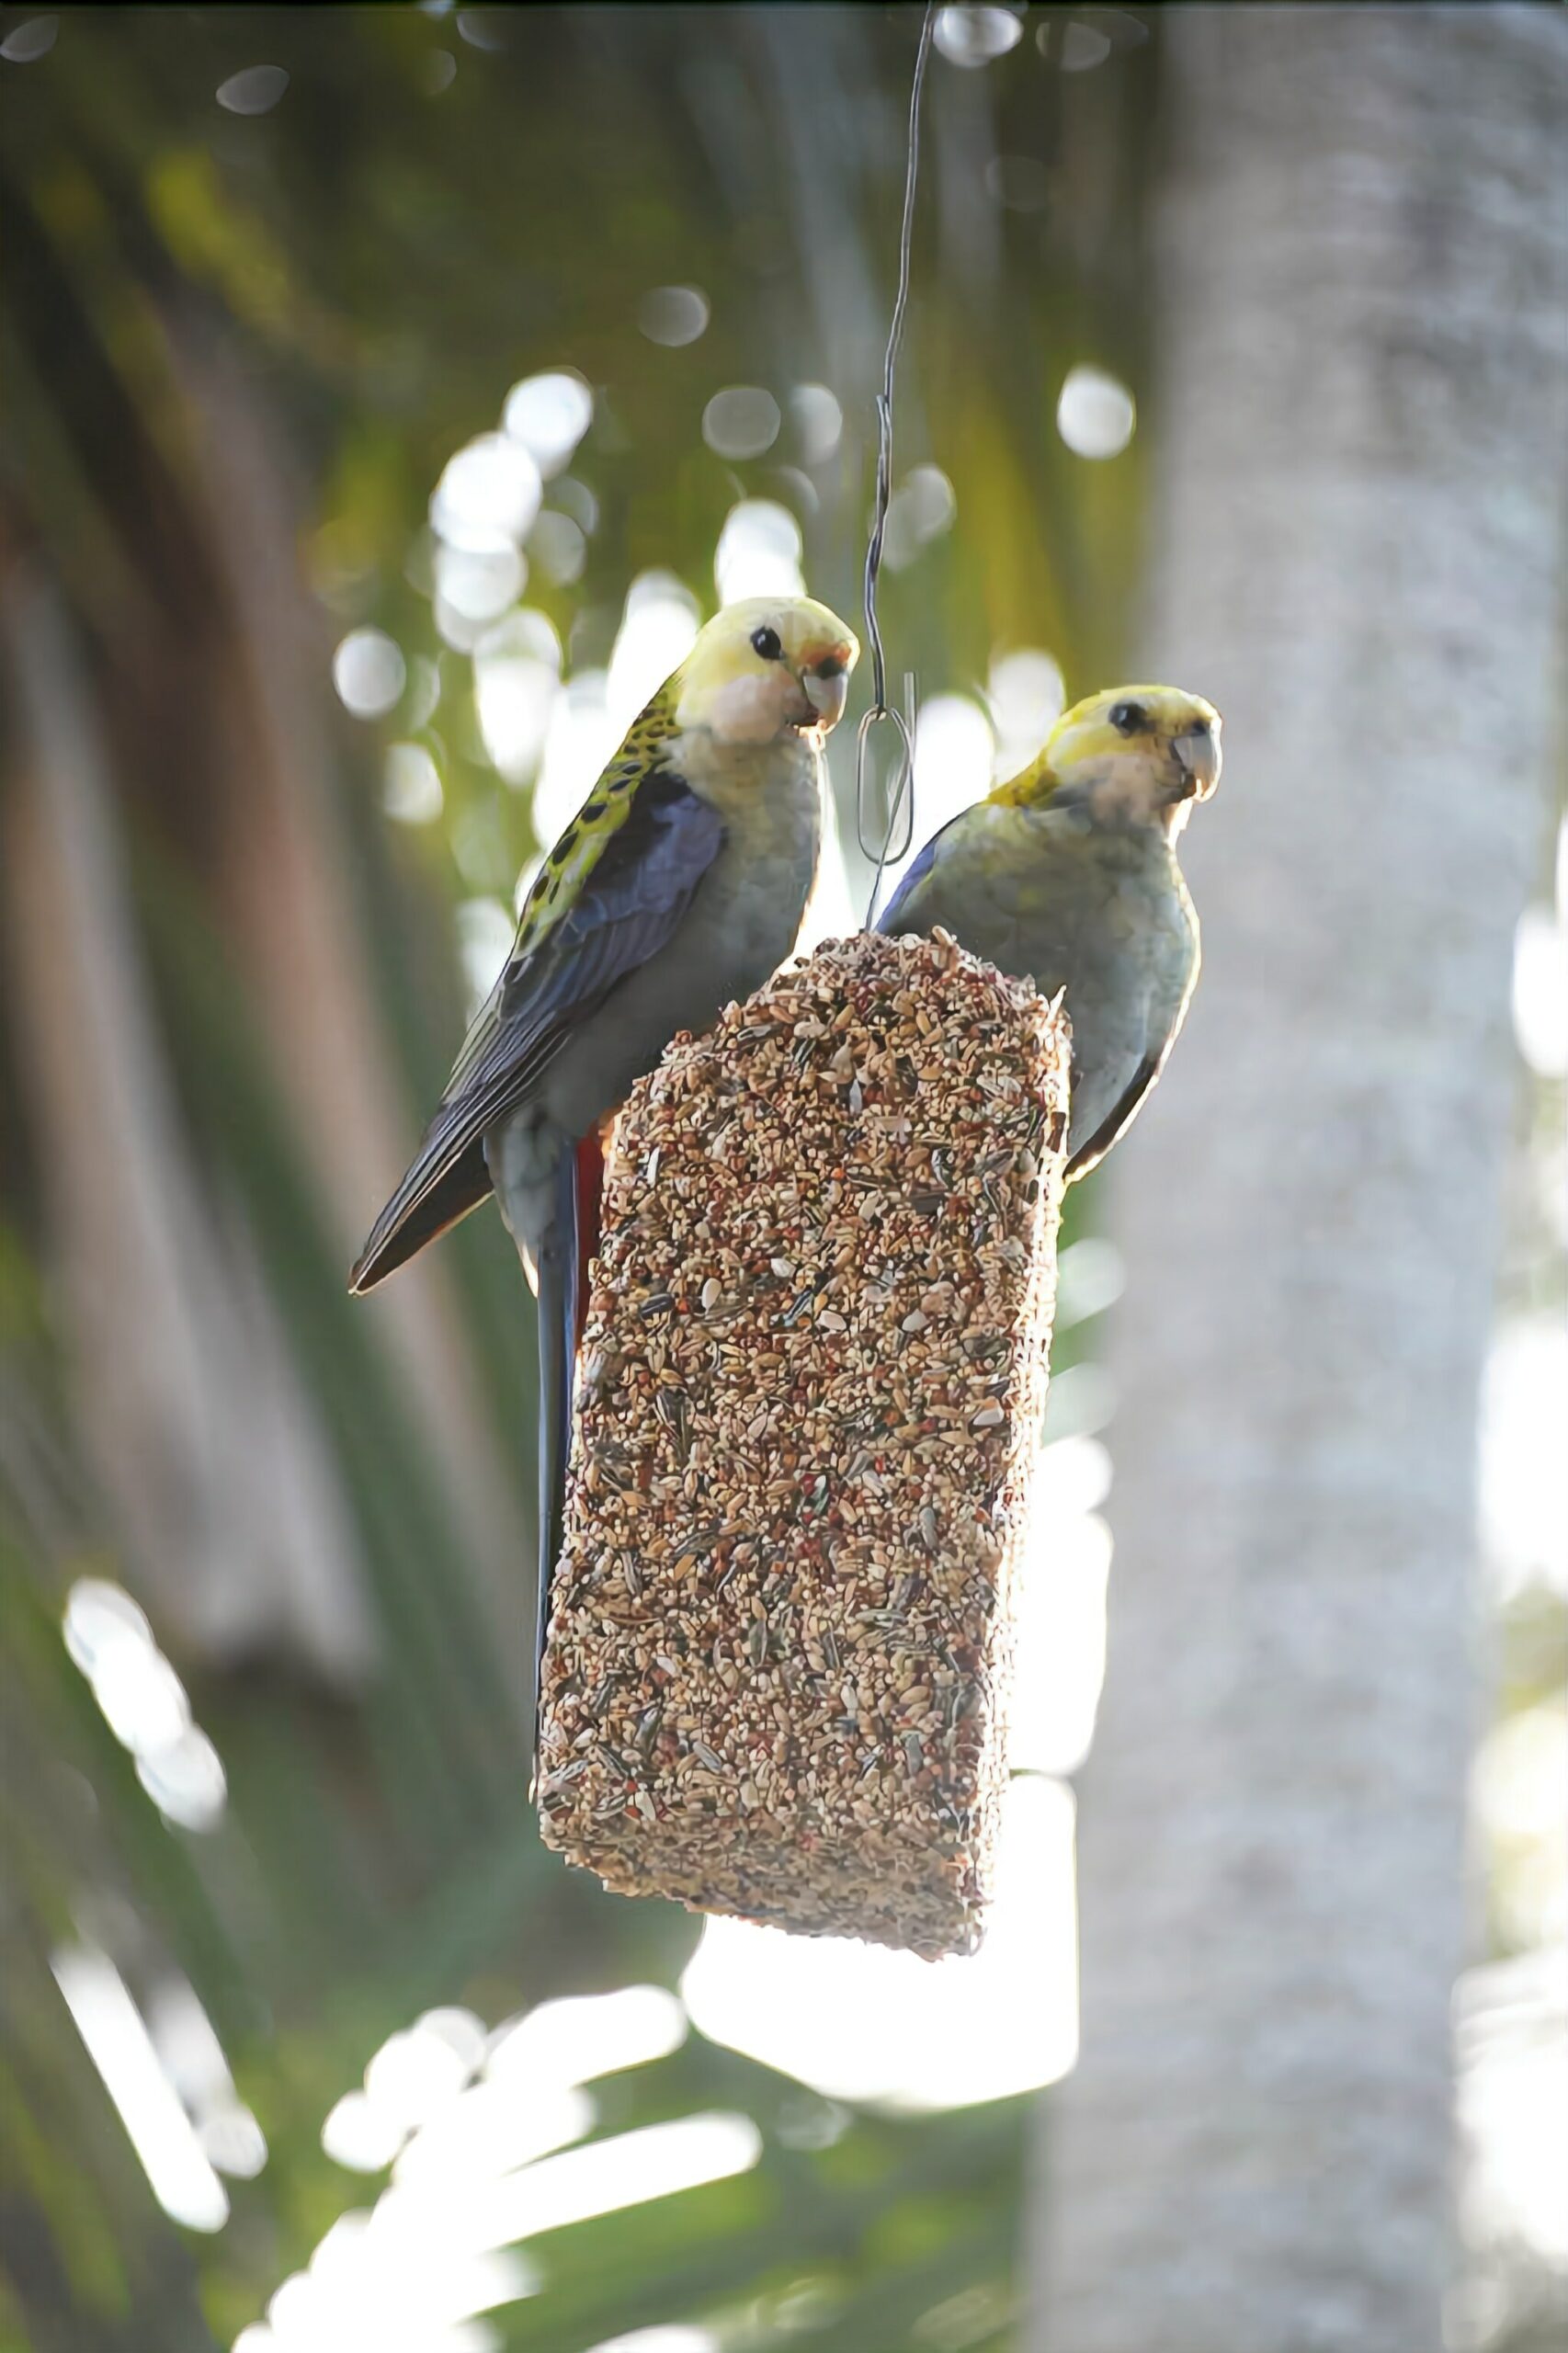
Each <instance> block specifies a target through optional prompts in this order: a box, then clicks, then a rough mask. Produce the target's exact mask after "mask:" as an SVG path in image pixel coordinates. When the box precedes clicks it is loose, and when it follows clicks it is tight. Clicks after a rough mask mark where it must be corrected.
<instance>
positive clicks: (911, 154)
mask: <svg viewBox="0 0 1568 2353" xmlns="http://www.w3.org/2000/svg"><path fill="white" fill-rule="evenodd" d="M936 21H937V0H927V6H926V16H925V20H924V22H923V23H922V25H921V28H920V46H919V48H918V49H917V50H916V51H915V74H914V77H913V79H912V81H911V83H910V87H909V146H908V153H907V159H906V162H905V165H904V176H903V223H902V226H901V228H900V231H899V241H898V292H897V295H896V297H895V298H894V301H893V306H892V322H891V324H890V325H889V328H888V347H887V354H886V357H885V358H884V360H883V362H882V388H881V392H879V393H878V395H877V476H876V496H875V502H874V505H873V508H872V516H871V535H870V538H869V541H868V542H867V547H866V583H865V607H866V635H867V638H868V640H869V643H870V648H871V707H870V709H869V710H868V711H867V712H866V714H865V716H864V718H863V719H862V720H861V722H860V725H859V728H858V731H857V733H856V737H855V833H856V838H857V840H858V842H859V845H860V850H861V854H862V856H863V857H865V858H873V859H874V860H875V862H876V872H875V873H874V874H873V876H872V878H871V895H870V899H869V902H868V904H867V908H866V922H867V926H868V927H869V926H870V924H871V922H872V921H873V919H874V917H875V915H876V912H877V894H878V892H880V891H881V887H882V874H883V871H884V870H885V869H886V867H887V866H888V864H889V863H890V861H891V862H892V863H893V864H896V863H897V861H898V860H899V859H900V858H903V856H904V855H905V854H906V852H907V851H908V848H909V846H910V844H911V842H912V841H913V840H914V838H915V674H914V672H913V671H906V672H905V673H904V680H903V710H902V711H900V710H894V709H893V708H892V706H891V705H890V704H889V702H888V699H887V693H888V679H887V656H886V654H885V653H884V651H883V647H882V631H881V622H880V621H879V620H878V618H877V583H878V580H879V578H880V576H881V568H882V540H883V535H884V533H885V531H886V528H887V519H888V500H889V497H890V495H891V494H892V394H893V374H894V371H895V369H896V368H897V366H898V352H899V346H900V344H901V343H902V341H903V317H904V313H905V312H906V310H907V309H908V307H909V267H910V252H911V248H912V246H913V244H914V237H915V188H916V186H917V184H918V181H919V176H920V98H921V94H922V92H923V90H924V89H925V86H926V64H927V63H928V61H929V59H930V55H931V35H932V32H933V29H934V28H935V26H936ZM884 720H885V721H887V722H890V723H891V724H892V728H893V730H894V732H895V733H896V734H897V736H898V745H899V753H898V767H897V770H896V772H895V773H894V776H893V778H892V781H891V783H890V784H889V785H888V787H887V790H886V801H887V823H886V824H885V825H884V826H883V828H882V832H881V840H880V841H879V840H878V839H877V837H876V835H875V834H874V832H873V830H872V827H871V824H870V815H869V802H870V792H871V782H872V777H871V763H870V757H869V752H868V749H867V746H868V743H869V737H870V733H871V730H872V728H873V727H876V726H878V725H880V724H881V722H883V721H884ZM901 819H902V821H903V832H902V838H901V839H900V841H899V844H898V847H897V848H896V849H895V848H894V847H893V835H894V832H895V830H896V829H897V828H898V827H899V824H900V821H901Z"/></svg>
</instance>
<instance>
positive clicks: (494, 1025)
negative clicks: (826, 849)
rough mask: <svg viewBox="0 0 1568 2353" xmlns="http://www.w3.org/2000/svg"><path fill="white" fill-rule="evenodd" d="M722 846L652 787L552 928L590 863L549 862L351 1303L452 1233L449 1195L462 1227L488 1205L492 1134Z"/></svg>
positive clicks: (660, 938) (712, 819) (700, 807)
mask: <svg viewBox="0 0 1568 2353" xmlns="http://www.w3.org/2000/svg"><path fill="white" fill-rule="evenodd" d="M589 805H590V808H591V807H592V805H593V804H592V803H590V804H589ZM723 838H724V828H723V822H722V819H721V818H720V816H719V814H718V813H717V812H716V811H715V810H714V809H712V808H711V807H710V805H709V803H708V802H707V801H703V800H700V799H699V796H698V795H697V794H696V793H695V792H693V791H692V790H691V788H690V787H689V786H688V785H687V783H686V782H685V781H684V780H683V779H681V778H680V777H678V776H676V775H673V774H670V773H668V772H666V771H660V770H655V771H653V772H652V773H650V774H646V775H644V776H643V777H642V779H641V780H640V781H639V782H638V783H637V786H636V790H635V794H634V796H633V797H632V799H631V806H630V808H629V809H628V811H627V813H626V814H625V816H624V818H623V819H622V820H621V822H620V823H619V824H618V825H617V827H616V828H615V830H614V831H613V832H611V833H609V834H608V835H606V836H605V838H604V839H603V841H602V843H601V844H600V845H599V847H598V849H597V856H596V857H595V858H593V862H592V864H591V865H590V866H589V867H588V869H587V871H586V872H585V873H584V874H582V875H581V877H580V880H578V881H577V883H576V889H575V892H574V896H573V898H572V899H571V901H570V904H567V905H566V906H565V908H564V909H563V911H562V912H561V913H559V914H555V913H553V912H552V911H551V910H550V908H549V901H550V896H551V881H552V870H554V872H555V873H561V872H563V871H564V870H565V868H566V866H567V863H568V861H569V859H571V858H574V857H576V858H581V856H582V850H583V839H582V834H581V831H580V830H579V829H578V828H575V827H569V828H568V830H567V832H566V833H565V834H564V835H562V839H561V841H560V842H558V843H557V844H556V847H555V848H554V849H553V850H552V851H551V856H550V858H549V859H548V860H547V861H546V869H545V871H544V873H543V874H541V876H540V882H539V883H538V884H536V886H535V892H534V895H533V896H532V897H531V898H530V900H529V904H528V909H527V910H526V911H525V914H524V919H523V924H522V927H521V929H520V930H519V933H518V941H517V949H515V950H514V952H513V954H512V956H511V957H510V958H509V960H508V961H507V963H506V969H505V970H504V971H503V972H502V974H501V977H500V979H499V980H498V981H497V982H496V983H495V986H494V989H493V990H492V992H491V994H490V997H489V1000H488V1001H487V1003H486V1005H485V1006H484V1007H483V1010H482V1012H481V1013H480V1015H479V1017H478V1019H477V1020H476V1021H475V1023H474V1025H473V1028H472V1029H471V1030H470V1032H469V1036H468V1040H467V1042H466V1043H465V1045H464V1047H463V1050H462V1052H461V1053H460V1056H459V1058H458V1062H457V1066H456V1068H455V1069H454V1071H453V1073H452V1076H451V1078H450V1080H449V1083H448V1086H447V1092H446V1094H445V1095H444V1096H443V1097H442V1099H441V1102H440V1105H439V1107H438V1108H437V1112H436V1115H435V1117H434V1119H433V1120H431V1122H430V1124H429V1126H428V1128H427V1129H426V1131H425V1135H424V1138H423V1140H422V1142H421V1143H420V1146H419V1150H418V1152H417V1153H416V1154H415V1158H414V1161H413V1164H412V1165H411V1166H410V1168H409V1170H408V1172H407V1174H406V1175H405V1176H404V1177H403V1181H402V1183H401V1184H400V1185H399V1187H398V1188H397V1190H396V1192H395V1193H393V1195H392V1199H391V1200H390V1201H388V1203H387V1205H386V1207H385V1209H384V1210H383V1211H381V1215H380V1217H379V1218H378V1219H377V1220H376V1222H375V1224H374V1226H373V1227H372V1228H371V1230H370V1235H369V1240H368V1241H367V1243H366V1245H365V1247H364V1249H363V1251H362V1252H361V1253H360V1256H359V1259H358V1264H357V1265H356V1266H355V1267H354V1270H353V1272H352V1274H351V1275H350V1277H349V1288H350V1289H351V1290H357V1291H364V1290H369V1289H370V1287H371V1285H372V1284H374V1283H377V1282H379V1281H380V1280H381V1278H382V1276H383V1275H389V1274H391V1273H392V1269H393V1267H398V1266H400V1265H401V1264H402V1263H403V1259H404V1258H405V1257H407V1256H410V1255H411V1253H412V1251H414V1250H415V1249H417V1248H418V1247H419V1246H420V1245H421V1244H422V1243H423V1242H425V1241H427V1240H428V1239H429V1238H430V1236H431V1234H432V1233H437V1232H439V1231H440V1230H441V1226H442V1225H443V1224H444V1223H450V1222H452V1219H451V1217H450V1216H449V1217H446V1218H442V1217H440V1216H439V1214H438V1211H439V1206H440V1199H439V1197H440V1196H441V1194H442V1192H443V1188H448V1189H449V1188H451V1187H453V1186H457V1187H459V1188H460V1199H459V1200H458V1205H457V1207H456V1208H455V1210H454V1211H453V1212H452V1214H453V1215H455V1216H461V1215H462V1214H463V1213H464V1211H466V1210H468V1209H471V1208H472V1207H473V1206H474V1203H475V1202H476V1201H479V1200H482V1199H483V1197H484V1195H485V1193H486V1192H487V1191H488V1190H489V1176H488V1172H487V1171H486V1170H485V1169H484V1166H483V1151H482V1149H481V1147H482V1142H483V1136H484V1133H485V1131H486V1130H487V1129H489V1128H492V1127H494V1125H495V1124H496V1122H497V1121H498V1120H503V1119H505V1117H506V1113H507V1112H508V1111H510V1110H513V1109H515V1108H517V1105H518V1104H519V1103H521V1102H523V1101H524V1100H525V1099H526V1098H527V1097H528V1094H529V1093H530V1092H531V1091H532V1089H533V1088H534V1087H536V1086H538V1085H539V1082H540V1078H541V1077H542V1076H543V1074H544V1073H545V1071H546V1070H547V1069H548V1068H549V1066H550V1064H551V1062H552V1061H553V1060H554V1058H555V1056H556V1055H557V1054H558V1053H559V1052H560V1051H561V1049H562V1046H563V1045H564V1044H565V1042H566V1040H567V1039H568V1038H570V1037H571V1035H572V1033H573V1031H574V1029H577V1028H578V1027H579V1026H580V1025H581V1023H582V1022H583V1021H584V1020H585V1019H586V1017H587V1016H588V1015H589V1014H590V1013H592V1012H593V1011H594V1010H595V1008H596V1007H597V1006H599V1005H602V1004H603V1002H604V1000H605V998H606V997H607V996H608V995H609V993H610V991H611V990H612V989H613V988H614V987H615V986H616V985H617V983H619V982H620V981H622V980H624V979H625V978H626V977H627V975H628V974H629V973H631V972H636V971H637V970H638V969H639V967H640V966H642V965H643V964H645V963H647V962H648V961H649V960H650V958H652V957H653V956H655V955H656V954H657V953H658V951H659V949H661V948H663V947H664V946H665V943H666V941H667V940H668V939H669V938H670V937H671V935H672V934H673V933H674V932H675V930H676V927H677V926H678V925H679V923H680V920H681V918H682V916H683V915H685V913H686V911H687V907H688V906H689V905H690V904H691V902H692V899H693V897H694V895H695V893H696V892H697V889H698V886H699V883H700V882H701V881H702V878H703V876H704V875H705V874H706V873H707V871H708V870H709V868H710V866H711V865H712V863H713V860H714V858H716V857H717V856H718V854H719V850H720V847H721V845H722V842H723ZM541 910H543V911H545V912H546V914H547V915H548V920H547V921H546V922H543V923H541V922H540V912H541Z"/></svg>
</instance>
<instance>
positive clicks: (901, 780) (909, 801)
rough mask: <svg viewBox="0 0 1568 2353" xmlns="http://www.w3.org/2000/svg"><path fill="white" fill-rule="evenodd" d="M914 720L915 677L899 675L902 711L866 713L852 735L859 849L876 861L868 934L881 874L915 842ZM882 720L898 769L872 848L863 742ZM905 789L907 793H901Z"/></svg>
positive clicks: (867, 911) (879, 889)
mask: <svg viewBox="0 0 1568 2353" xmlns="http://www.w3.org/2000/svg"><path fill="white" fill-rule="evenodd" d="M916 717H917V689H916V687H915V673H914V671H913V670H906V671H905V672H904V674H903V710H902V711H898V710H893V709H892V706H891V704H890V705H888V706H887V707H886V708H884V709H882V710H875V709H873V710H869V711H867V712H866V714H865V716H864V717H863V718H862V720H861V722H860V724H859V727H858V730H857V731H856V736H855V796H856V799H855V810H856V821H857V826H858V832H859V836H860V847H861V849H862V850H863V851H864V853H865V855H866V856H867V857H868V858H871V857H873V856H874V857H875V858H876V872H875V873H874V874H873V875H872V877H871V895H870V897H869V899H868V901H867V903H866V927H867V929H868V930H869V928H870V926H871V925H872V924H873V923H874V922H875V920H876V914H877V899H878V895H879V894H880V892H881V887H882V874H883V870H885V869H886V868H887V867H889V866H896V865H897V864H898V862H899V859H900V858H906V857H907V856H908V854H909V846H910V844H911V843H912V842H913V841H914V839H915V719H916ZM884 719H885V720H887V721H889V722H891V724H892V727H893V728H894V730H895V731H896V733H897V735H898V743H899V754H898V769H897V772H896V774H895V776H894V778H893V780H892V784H891V785H890V786H889V788H888V793H887V812H888V814H887V824H886V825H885V826H884V827H883V829H882V837H881V843H880V844H879V845H877V846H876V847H874V848H873V845H872V843H871V842H869V841H868V840H867V838H866V828H865V824H864V822H863V818H862V798H861V796H862V794H863V792H864V791H865V790H867V788H868V787H869V783H870V776H869V767H868V765H867V757H866V738H867V737H868V735H869V733H870V732H871V730H872V728H873V727H875V726H876V725H877V724H878V722H879V721H881V720H884ZM906 787H907V791H906V789H905V788H906ZM901 815H902V817H903V834H902V836H901V838H900V840H899V842H898V844H897V846H896V847H894V844H893V832H894V829H895V827H896V826H897V824H898V821H899V818H900V816H901Z"/></svg>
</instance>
